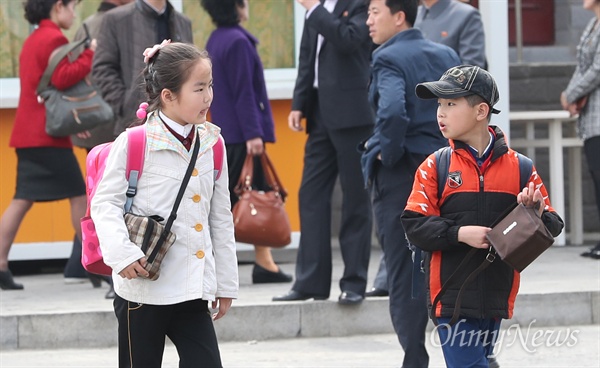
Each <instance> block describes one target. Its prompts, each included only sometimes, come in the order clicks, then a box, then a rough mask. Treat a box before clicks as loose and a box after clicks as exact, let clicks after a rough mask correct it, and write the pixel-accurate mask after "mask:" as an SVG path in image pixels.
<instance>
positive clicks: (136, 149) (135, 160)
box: [125, 124, 146, 212]
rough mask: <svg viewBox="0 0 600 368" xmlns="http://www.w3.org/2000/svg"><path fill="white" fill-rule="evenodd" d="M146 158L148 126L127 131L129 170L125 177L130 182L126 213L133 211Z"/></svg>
mask: <svg viewBox="0 0 600 368" xmlns="http://www.w3.org/2000/svg"><path fill="white" fill-rule="evenodd" d="M145 156H146V125H145V124H143V125H139V126H136V127H133V128H129V129H127V169H126V170H125V177H126V178H127V181H128V182H129V186H128V187H127V193H126V194H127V201H126V202H125V212H129V211H130V210H131V206H132V205H133V197H134V196H135V194H136V193H137V185H138V181H139V180H140V178H141V177H142V171H143V169H144V159H145Z"/></svg>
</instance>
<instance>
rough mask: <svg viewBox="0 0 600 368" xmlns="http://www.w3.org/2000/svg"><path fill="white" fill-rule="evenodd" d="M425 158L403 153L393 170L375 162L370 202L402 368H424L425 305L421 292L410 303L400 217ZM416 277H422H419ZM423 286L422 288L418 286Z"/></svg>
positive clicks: (426, 357)
mask: <svg viewBox="0 0 600 368" xmlns="http://www.w3.org/2000/svg"><path fill="white" fill-rule="evenodd" d="M426 157H427V155H417V154H410V153H406V154H405V155H404V157H403V158H402V159H401V161H400V162H399V163H398V164H397V165H396V166H394V167H393V168H388V167H384V166H383V165H382V164H381V162H380V161H377V162H376V168H375V174H374V180H373V182H372V183H373V184H372V185H371V188H370V189H371V199H372V201H373V212H374V213H375V222H376V226H377V235H378V238H379V242H380V244H381V247H382V248H383V254H384V258H385V265H386V267H387V274H388V278H387V283H388V287H389V293H390V315H391V317H392V324H393V325H394V330H395V331H396V335H397V336H398V340H399V341H400V345H401V346H402V349H403V350H404V361H403V363H402V367H406V368H409V367H427V365H428V364H429V355H428V354H427V350H426V349H425V328H426V327H427V319H428V316H427V303H426V299H425V294H426V293H425V290H422V291H421V293H420V296H419V297H418V298H417V299H412V297H411V291H412V252H411V250H410V249H409V248H408V243H407V241H406V235H405V233H404V228H403V227H402V223H401V222H400V217H401V216H402V212H403V211H404V207H406V202H407V200H408V197H409V195H410V192H411V190H412V185H413V181H414V173H415V170H416V169H417V167H418V165H419V164H421V162H422V161H423V160H424V159H425V158H426ZM419 276H420V277H424V275H423V274H422V273H419ZM422 285H423V284H422Z"/></svg>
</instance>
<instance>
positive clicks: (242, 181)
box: [233, 151, 287, 201]
mask: <svg viewBox="0 0 600 368" xmlns="http://www.w3.org/2000/svg"><path fill="white" fill-rule="evenodd" d="M260 162H261V165H262V168H263V172H264V175H265V181H266V182H267V185H268V186H269V187H271V189H272V190H273V191H275V192H277V193H279V195H280V196H281V199H282V200H283V201H285V197H287V191H286V190H285V188H284V187H283V185H282V184H281V181H280V180H279V176H277V172H276V171H275V166H273V163H272V162H271V160H270V159H269V156H268V155H267V153H266V152H265V151H263V153H262V154H261V155H260ZM253 178H254V155H252V154H251V153H249V154H247V155H246V159H245V160H244V166H242V171H241V173H240V177H239V179H238V182H237V184H236V186H235V188H234V190H233V191H234V193H235V194H237V195H238V196H241V195H242V193H244V192H246V191H249V190H252V179H253Z"/></svg>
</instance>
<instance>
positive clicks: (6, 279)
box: [0, 270, 23, 290]
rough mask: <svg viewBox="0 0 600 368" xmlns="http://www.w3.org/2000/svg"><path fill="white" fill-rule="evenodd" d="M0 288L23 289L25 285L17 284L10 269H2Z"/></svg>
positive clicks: (0, 272)
mask: <svg viewBox="0 0 600 368" xmlns="http://www.w3.org/2000/svg"><path fill="white" fill-rule="evenodd" d="M0 289H2V290H23V285H21V284H17V283H16V282H15V280H13V275H12V273H11V272H10V270H6V271H0Z"/></svg>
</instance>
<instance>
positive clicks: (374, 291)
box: [365, 288, 390, 298]
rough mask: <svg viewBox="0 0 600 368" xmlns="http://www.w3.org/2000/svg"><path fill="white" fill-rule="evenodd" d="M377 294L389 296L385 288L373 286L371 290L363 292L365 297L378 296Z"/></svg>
mask: <svg viewBox="0 0 600 368" xmlns="http://www.w3.org/2000/svg"><path fill="white" fill-rule="evenodd" d="M379 296H390V293H389V291H387V290H384V289H379V288H373V289H371V291H367V292H366V293H365V297H367V298H371V297H379Z"/></svg>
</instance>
